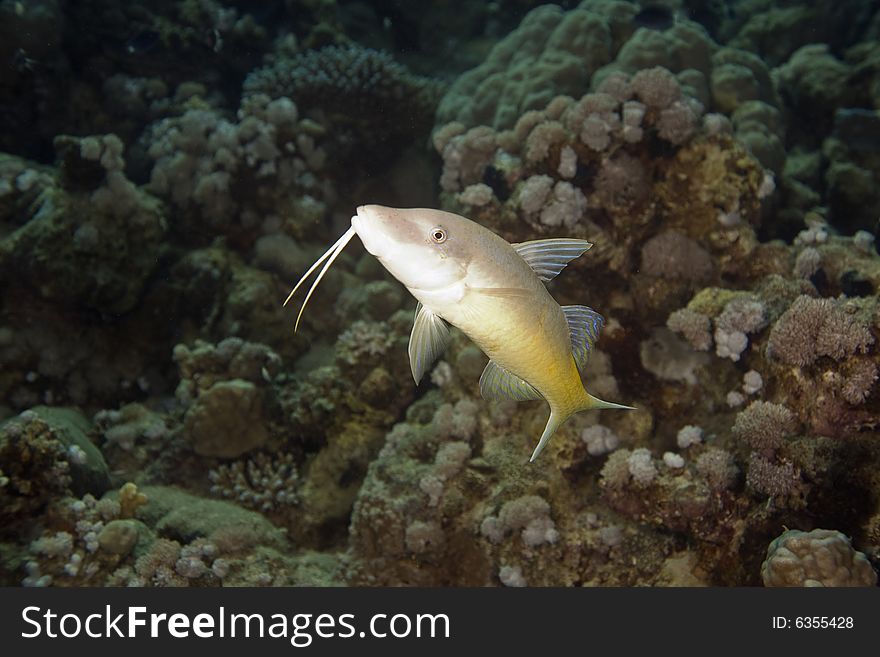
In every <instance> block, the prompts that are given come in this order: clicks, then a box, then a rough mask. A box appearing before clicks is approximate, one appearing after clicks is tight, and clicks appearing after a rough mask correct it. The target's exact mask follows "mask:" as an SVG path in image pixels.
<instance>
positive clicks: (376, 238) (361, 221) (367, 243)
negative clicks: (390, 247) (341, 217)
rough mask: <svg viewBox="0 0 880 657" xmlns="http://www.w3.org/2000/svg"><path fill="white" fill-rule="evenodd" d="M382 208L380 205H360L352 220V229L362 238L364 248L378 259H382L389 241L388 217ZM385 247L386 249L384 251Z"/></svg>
mask: <svg viewBox="0 0 880 657" xmlns="http://www.w3.org/2000/svg"><path fill="white" fill-rule="evenodd" d="M381 208H382V206H378V205H359V206H358V208H357V214H355V215H354V216H353V217H352V218H351V225H352V228H354V230H355V232H356V233H357V235H358V237H360V238H361V242H363V244H364V248H365V249H366V250H367V252H368V253H369V254H370V255H373V256H375V257H377V258H380V255H381V254H382V252H383V251H384V250H386V249H387V243H388V241H389V235H388V234H387V230H386V226H385V224H386V223H387V217H385V216H384V215H383V213H382V212H381ZM383 246H385V247H386V248H385V249H383V248H382V247H383ZM380 260H381V258H380Z"/></svg>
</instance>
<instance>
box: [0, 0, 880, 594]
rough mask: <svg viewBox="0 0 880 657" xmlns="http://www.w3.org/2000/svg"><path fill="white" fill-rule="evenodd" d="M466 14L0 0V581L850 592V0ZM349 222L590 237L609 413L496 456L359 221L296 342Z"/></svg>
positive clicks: (863, 232)
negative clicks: (317, 276) (446, 217)
mask: <svg viewBox="0 0 880 657" xmlns="http://www.w3.org/2000/svg"><path fill="white" fill-rule="evenodd" d="M461 4H462V6H461V7H460V8H457V9H456V11H450V10H449V4H448V3H441V2H423V3H389V2H373V1H369V0H368V1H366V2H306V3H302V2H284V3H241V2H229V1H227V0H197V1H191V0H186V1H183V2H165V1H162V2H153V3H143V2H131V3H114V2H109V1H107V0H99V1H96V2H90V3H62V2H57V1H55V0H47V1H43V2H19V3H13V2H6V3H0V61H2V62H3V63H4V66H3V67H2V70H0V117H2V119H3V123H2V125H3V128H2V129H0V151H2V152H0V556H2V558H0V583H2V584H3V585H26V586H50V585H51V586H86V585H87V586H285V585H312V586H330V585H333V586H336V585H385V586H400V585H416V586H461V585H470V586H510V587H523V586H580V585H587V586H593V585H602V586H648V585H650V586H655V585H656V586H667V585H671V586H706V585H711V586H719V585H730V586H755V585H760V584H761V583H763V584H764V585H766V586H814V585H823V586H857V585H858V586H873V585H876V581H877V580H876V577H877V572H878V570H880V505H878V499H880V476H878V472H880V467H878V465H880V442H878V430H880V386H878V384H877V379H878V377H880V350H878V337H880V306H878V299H877V290H878V289H880V256H878V252H877V239H876V237H877V230H878V225H877V220H878V217H880V184H878V183H880V157H878V153H880V118H878V108H880V57H878V52H880V48H878V43H880V11H878V8H877V7H876V3H869V2H860V1H858V0H842V1H839V2H832V1H831V0H819V1H817V2H812V3H807V2H803V1H802V0H778V1H776V2H771V1H770V0H735V1H734V2H731V3H718V2H712V3H699V2H669V3H648V2H640V1H637V0H582V1H580V2H576V3H563V4H562V5H561V6H556V5H544V6H538V7H535V6H534V4H533V3H529V2H523V1H522V0H501V1H500V2H493V3H461ZM658 4H660V5H662V7H658ZM465 5H467V6H465ZM652 12H655V13H657V14H660V17H659V18H660V19H662V20H659V19H658V18H657V16H654V19H653V20H651V14H652ZM47 44H52V47H48V46H47ZM367 203H382V204H386V205H392V206H396V207H404V206H412V207H440V208H442V209H445V210H449V211H452V212H456V213H459V214H462V215H464V216H467V217H469V218H470V219H472V220H474V221H477V222H479V223H480V224H482V225H484V226H486V227H488V228H490V229H492V230H493V231H494V232H496V233H498V234H499V235H501V236H502V237H503V238H505V239H506V240H507V241H509V242H512V243H519V242H525V241H530V240H538V239H545V238H551V237H563V236H565V237H571V238H577V239H583V240H587V241H589V242H591V243H592V244H593V246H592V248H591V249H590V250H589V251H588V252H587V253H585V254H584V255H583V257H580V258H577V259H576V260H574V261H572V262H571V263H570V264H569V266H568V267H567V268H566V271H565V272H564V273H563V274H562V275H560V276H559V277H558V278H557V279H554V280H553V281H551V282H549V284H548V289H549V290H550V292H551V293H552V295H553V297H554V298H555V299H556V300H557V301H558V302H559V303H560V304H563V305H569V304H582V303H586V304H589V306H590V307H591V308H595V309H596V311H597V312H599V313H601V314H602V315H603V317H604V318H605V325H604V329H603V330H602V332H601V335H600V336H599V338H598V341H597V343H596V345H595V346H594V348H593V349H592V352H591V354H590V358H589V361H588V362H587V364H586V366H585V367H584V368H583V372H582V375H583V379H584V383H585V386H586V387H587V389H588V390H590V392H591V393H592V394H595V395H597V396H598V397H601V398H605V399H620V400H625V402H626V403H627V404H632V405H633V406H635V407H636V410H633V411H629V412H627V413H616V414H614V413H610V412H605V411H590V412H585V413H582V414H579V415H577V416H576V417H573V418H572V419H570V420H569V421H568V422H567V423H566V424H565V425H564V426H562V427H561V428H560V429H559V431H558V433H557V434H556V436H555V437H554V439H553V442H552V443H551V444H550V445H549V446H548V448H547V449H546V450H545V452H544V453H543V454H542V455H541V457H540V458H539V459H538V460H537V461H536V462H535V463H529V462H528V459H529V455H530V454H531V451H532V449H533V448H534V441H535V437H536V436H537V435H540V431H541V428H542V427H543V426H544V422H545V421H546V416H545V415H544V411H542V410H541V409H540V408H539V406H538V405H537V404H532V403H529V402H525V403H522V404H515V403H513V402H489V401H485V400H482V399H480V398H479V394H480V393H479V391H480V387H479V380H480V376H481V372H482V371H483V369H484V367H485V366H486V358H485V357H484V355H483V354H482V353H481V352H480V351H479V350H478V349H477V348H476V347H475V346H474V345H472V344H470V343H469V341H468V340H467V338H466V337H465V336H464V335H462V334H461V333H460V332H459V331H458V330H457V329H453V330H451V331H450V343H449V346H448V348H447V350H446V351H445V353H443V354H442V356H441V357H440V358H439V359H438V361H437V363H436V364H435V365H434V367H433V369H432V370H431V371H430V372H428V373H426V376H424V377H423V379H422V381H421V382H420V384H419V385H418V386H415V385H413V381H412V374H411V371H410V367H409V364H408V362H407V344H408V340H409V336H410V332H411V329H412V322H413V308H414V306H415V302H414V301H413V300H412V298H411V297H410V295H409V294H408V293H407V291H406V290H405V289H404V288H403V287H402V286H401V285H400V284H399V283H398V282H397V281H395V280H393V279H392V278H391V277H390V276H389V275H388V274H387V273H386V272H385V270H384V269H383V267H382V265H381V264H380V263H378V262H377V261H376V259H375V258H374V257H373V256H371V255H370V254H369V253H365V252H364V251H363V249H362V248H361V246H360V245H359V244H357V240H354V241H353V242H354V243H353V244H352V245H351V246H349V247H347V248H346V251H345V252H344V253H342V254H341V256H340V257H339V259H338V260H336V263H335V264H334V266H333V268H332V269H331V270H330V271H329V272H328V273H327V276H326V277H324V278H323V282H322V284H321V288H320V289H319V290H318V292H317V293H316V295H315V296H314V297H312V301H311V302H310V305H309V309H308V312H306V313H305V315H304V316H303V319H302V322H301V323H300V324H299V328H298V331H297V332H296V333H295V332H294V326H293V325H294V321H295V318H296V309H294V308H292V307H290V306H288V307H284V305H283V301H284V298H285V295H286V294H287V293H288V291H289V290H290V286H291V283H292V282H293V281H295V280H296V279H297V278H298V277H299V276H300V275H302V273H303V272H304V271H306V270H307V269H308V268H309V266H310V265H311V263H313V262H314V261H315V260H316V259H317V258H319V257H320V256H321V254H322V253H324V252H325V249H326V247H327V244H329V243H331V242H332V239H333V238H334V237H335V236H338V235H339V234H340V233H341V232H342V230H344V229H345V228H347V227H348V224H349V217H351V215H352V213H353V209H354V208H355V207H357V206H358V205H361V204H367ZM299 299H301V297H298V298H297V300H299ZM783 527H785V528H787V527H792V528H795V527H796V528H801V529H802V530H803V531H800V530H795V529H791V530H786V531H785V532H784V533H783V534H782V535H780V531H781V530H780V528H783ZM820 527H822V528H828V529H817V528H820ZM768 546H769V547H768Z"/></svg>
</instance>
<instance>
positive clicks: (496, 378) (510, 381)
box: [480, 360, 544, 401]
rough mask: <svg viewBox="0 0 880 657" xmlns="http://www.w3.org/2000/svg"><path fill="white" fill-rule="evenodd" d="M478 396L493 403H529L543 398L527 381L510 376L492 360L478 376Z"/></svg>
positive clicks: (510, 374)
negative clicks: (507, 401)
mask: <svg viewBox="0 0 880 657" xmlns="http://www.w3.org/2000/svg"><path fill="white" fill-rule="evenodd" d="M480 394H481V395H482V396H483V399H489V400H493V401H504V400H513V401H529V400H532V399H543V398H544V397H543V396H542V395H541V393H540V392H538V391H537V390H536V389H535V387H534V386H533V385H532V384H531V383H529V382H528V381H526V380H524V379H522V378H520V377H518V376H516V375H515V374H512V373H511V372H509V371H508V370H506V369H504V368H503V367H501V365H499V364H498V363H496V362H495V361H493V360H490V361H489V364H488V365H486V369H484V370H483V374H482V376H480Z"/></svg>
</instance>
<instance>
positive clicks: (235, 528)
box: [140, 486, 287, 549]
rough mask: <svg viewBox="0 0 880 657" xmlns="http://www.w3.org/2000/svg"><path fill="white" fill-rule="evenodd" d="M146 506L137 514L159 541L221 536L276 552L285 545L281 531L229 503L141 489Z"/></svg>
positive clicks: (169, 489)
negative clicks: (159, 537) (271, 548)
mask: <svg viewBox="0 0 880 657" xmlns="http://www.w3.org/2000/svg"><path fill="white" fill-rule="evenodd" d="M143 492H144V493H145V494H146V496H147V498H148V499H149V502H148V503H147V504H146V506H144V507H142V508H141V510H140V517H141V518H143V520H144V522H146V523H147V524H148V525H150V526H152V527H154V528H155V530H156V532H158V533H159V535H161V536H163V537H169V538H173V539H175V540H178V541H180V542H181V543H188V542H190V541H192V540H194V539H196V538H202V537H204V538H207V537H211V536H215V537H216V535H217V533H218V532H222V533H223V534H224V535H225V536H226V537H227V540H229V539H228V537H229V536H230V535H237V536H239V537H241V539H242V541H245V542H247V543H248V544H250V545H262V546H270V547H274V548H277V549H280V548H283V547H285V546H286V545H287V540H286V538H285V534H284V530H282V529H278V528H277V527H275V526H274V525H272V523H270V522H269V521H268V520H266V518H264V517H263V516H262V515H260V514H259V513H255V512H254V511H248V510H247V509H243V508H242V507H240V506H237V505H235V504H231V503H230V502H222V501H218V500H207V499H204V498H201V497H197V496H195V495H191V494H189V493H186V492H184V491H183V490H180V489H179V488H172V487H169V486H145V487H144V488H143Z"/></svg>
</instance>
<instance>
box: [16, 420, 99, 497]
mask: <svg viewBox="0 0 880 657" xmlns="http://www.w3.org/2000/svg"><path fill="white" fill-rule="evenodd" d="M30 410H31V412H32V413H35V414H36V416H37V417H38V418H39V419H41V420H43V421H44V422H45V423H46V424H47V425H48V426H49V429H50V430H51V432H52V434H53V435H54V437H55V438H56V439H57V440H58V441H59V442H60V443H61V444H62V445H63V446H64V448H65V450H66V451H67V456H68V458H67V462H68V463H69V464H70V470H69V472H70V477H71V486H70V488H71V490H72V491H73V493H74V494H76V495H84V494H85V493H91V494H92V495H95V496H100V495H102V494H103V493H104V491H106V490H107V489H108V488H110V471H109V469H108V468H107V463H106V462H105V461H104V456H103V455H102V454H101V451H100V450H99V449H98V448H97V447H95V444H94V443H93V442H92V441H91V440H89V437H88V434H89V432H91V430H92V428H93V427H92V423H91V422H89V420H88V419H86V418H85V417H84V416H83V415H82V413H80V412H79V411H77V410H75V409H73V408H57V407H49V406H35V407H34V408H32V409H30Z"/></svg>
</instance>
